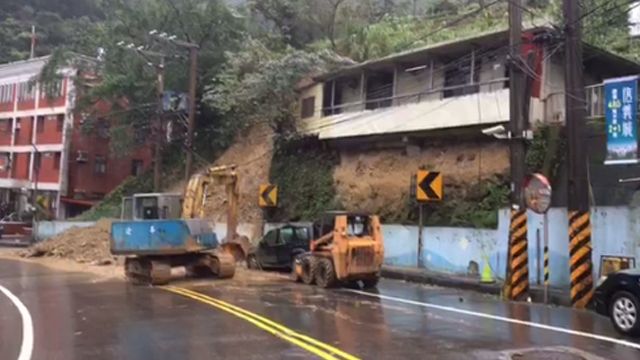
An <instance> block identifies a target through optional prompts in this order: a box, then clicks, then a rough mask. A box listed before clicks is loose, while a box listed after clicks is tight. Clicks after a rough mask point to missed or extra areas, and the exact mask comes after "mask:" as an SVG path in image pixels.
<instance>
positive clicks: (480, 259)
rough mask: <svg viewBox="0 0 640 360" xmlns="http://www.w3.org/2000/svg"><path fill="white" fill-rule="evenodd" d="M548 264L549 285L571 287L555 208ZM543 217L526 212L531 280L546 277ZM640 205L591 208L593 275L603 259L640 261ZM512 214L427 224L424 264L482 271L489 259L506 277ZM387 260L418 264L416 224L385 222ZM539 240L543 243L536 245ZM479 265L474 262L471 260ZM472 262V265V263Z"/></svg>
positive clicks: (562, 224)
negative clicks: (491, 222) (490, 222)
mask: <svg viewBox="0 0 640 360" xmlns="http://www.w3.org/2000/svg"><path fill="white" fill-rule="evenodd" d="M547 216H548V221H549V256H550V259H549V263H550V271H549V272H550V274H549V275H550V282H551V286H554V287H560V288H568V286H569V283H570V281H569V240H568V231H569V226H568V218H567V211H566V209H560V208H554V209H551V210H550V211H549V213H548V215H547ZM543 219H544V217H543V216H542V215H538V214H535V213H533V212H529V213H528V239H529V281H530V282H531V283H532V284H536V283H537V282H538V280H540V281H541V280H542V279H539V277H538V274H540V277H541V276H542V273H543V272H542V269H540V271H539V272H538V264H540V265H541V267H542V263H543V262H542V259H543V253H542V251H543V244H544V229H543V224H544V222H543ZM639 219H640V209H635V208H633V209H632V208H627V207H599V208H595V209H593V210H592V212H591V223H592V246H593V256H592V259H593V264H594V274H593V275H594V279H597V277H598V276H599V272H600V258H601V256H603V255H608V256H631V257H635V258H636V261H638V259H640V221H639ZM508 229H509V212H508V210H507V209H503V210H500V212H499V225H498V228H497V229H495V230H478V229H467V228H429V227H426V228H424V232H423V234H424V240H423V244H424V249H423V259H424V267H425V268H427V269H429V270H433V271H438V272H448V273H453V274H457V275H461V274H467V273H468V272H469V270H470V269H472V268H474V267H475V264H477V269H479V270H480V271H481V270H482V267H483V265H484V263H485V261H486V260H487V259H488V261H489V264H490V267H491V269H492V271H493V273H494V276H497V277H499V278H504V276H505V272H506V249H507V243H508V234H509V231H508ZM383 233H384V243H385V251H386V254H385V255H386V256H385V263H386V264H388V265H393V266H404V267H417V266H418V227H417V226H404V225H383ZM538 244H539V245H540V246H538ZM473 263H475V264H473ZM470 264H471V265H470Z"/></svg>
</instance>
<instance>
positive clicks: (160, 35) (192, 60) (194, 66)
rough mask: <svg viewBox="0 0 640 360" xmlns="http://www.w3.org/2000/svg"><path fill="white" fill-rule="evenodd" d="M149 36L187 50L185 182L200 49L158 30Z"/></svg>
mask: <svg viewBox="0 0 640 360" xmlns="http://www.w3.org/2000/svg"><path fill="white" fill-rule="evenodd" d="M149 35H150V36H153V37H154V38H156V39H158V40H161V41H164V42H167V43H170V44H172V45H175V46H178V47H181V48H185V49H189V120H188V124H187V141H186V144H185V145H186V147H187V158H186V161H185V174H184V177H185V180H187V181H188V180H189V176H190V175H191V168H192V163H193V131H194V128H195V118H196V88H197V85H198V53H199V50H200V47H199V46H198V44H195V43H192V42H189V41H183V40H178V39H177V36H175V35H169V34H167V33H165V32H159V31H158V30H151V31H149Z"/></svg>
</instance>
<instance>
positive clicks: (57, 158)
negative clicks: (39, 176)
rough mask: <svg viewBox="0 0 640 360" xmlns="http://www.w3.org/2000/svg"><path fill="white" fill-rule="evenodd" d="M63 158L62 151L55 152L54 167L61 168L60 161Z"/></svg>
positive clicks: (55, 168)
mask: <svg viewBox="0 0 640 360" xmlns="http://www.w3.org/2000/svg"><path fill="white" fill-rule="evenodd" d="M61 160H62V153H59V152H57V153H55V154H54V156H53V169H54V170H60V161H61Z"/></svg>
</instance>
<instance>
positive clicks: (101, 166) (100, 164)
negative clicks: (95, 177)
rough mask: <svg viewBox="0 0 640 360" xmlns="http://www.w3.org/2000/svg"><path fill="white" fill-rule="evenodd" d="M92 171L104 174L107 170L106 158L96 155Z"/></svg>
mask: <svg viewBox="0 0 640 360" xmlns="http://www.w3.org/2000/svg"><path fill="white" fill-rule="evenodd" d="M93 172H94V173H96V174H104V173H106V172H107V158H106V157H104V156H102V155H96V161H95V163H94V168H93Z"/></svg>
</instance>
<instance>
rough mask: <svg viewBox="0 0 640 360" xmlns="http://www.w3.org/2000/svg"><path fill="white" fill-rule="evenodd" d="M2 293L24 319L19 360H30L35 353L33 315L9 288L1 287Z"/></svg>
mask: <svg viewBox="0 0 640 360" xmlns="http://www.w3.org/2000/svg"><path fill="white" fill-rule="evenodd" d="M0 291H2V292H3V293H4V294H5V295H6V296H7V297H8V298H9V300H11V301H12V302H13V305H15V306H16V308H18V311H19V312H20V316H21V317H22V346H21V347H20V355H19V356H18V360H30V359H31V354H32V353H33V320H32V319H31V314H29V310H28V309H27V307H26V306H24V304H23V303H22V301H20V299H18V297H17V296H15V295H13V294H12V293H11V291H9V290H8V289H7V288H5V287H4V286H2V285H0Z"/></svg>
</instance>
